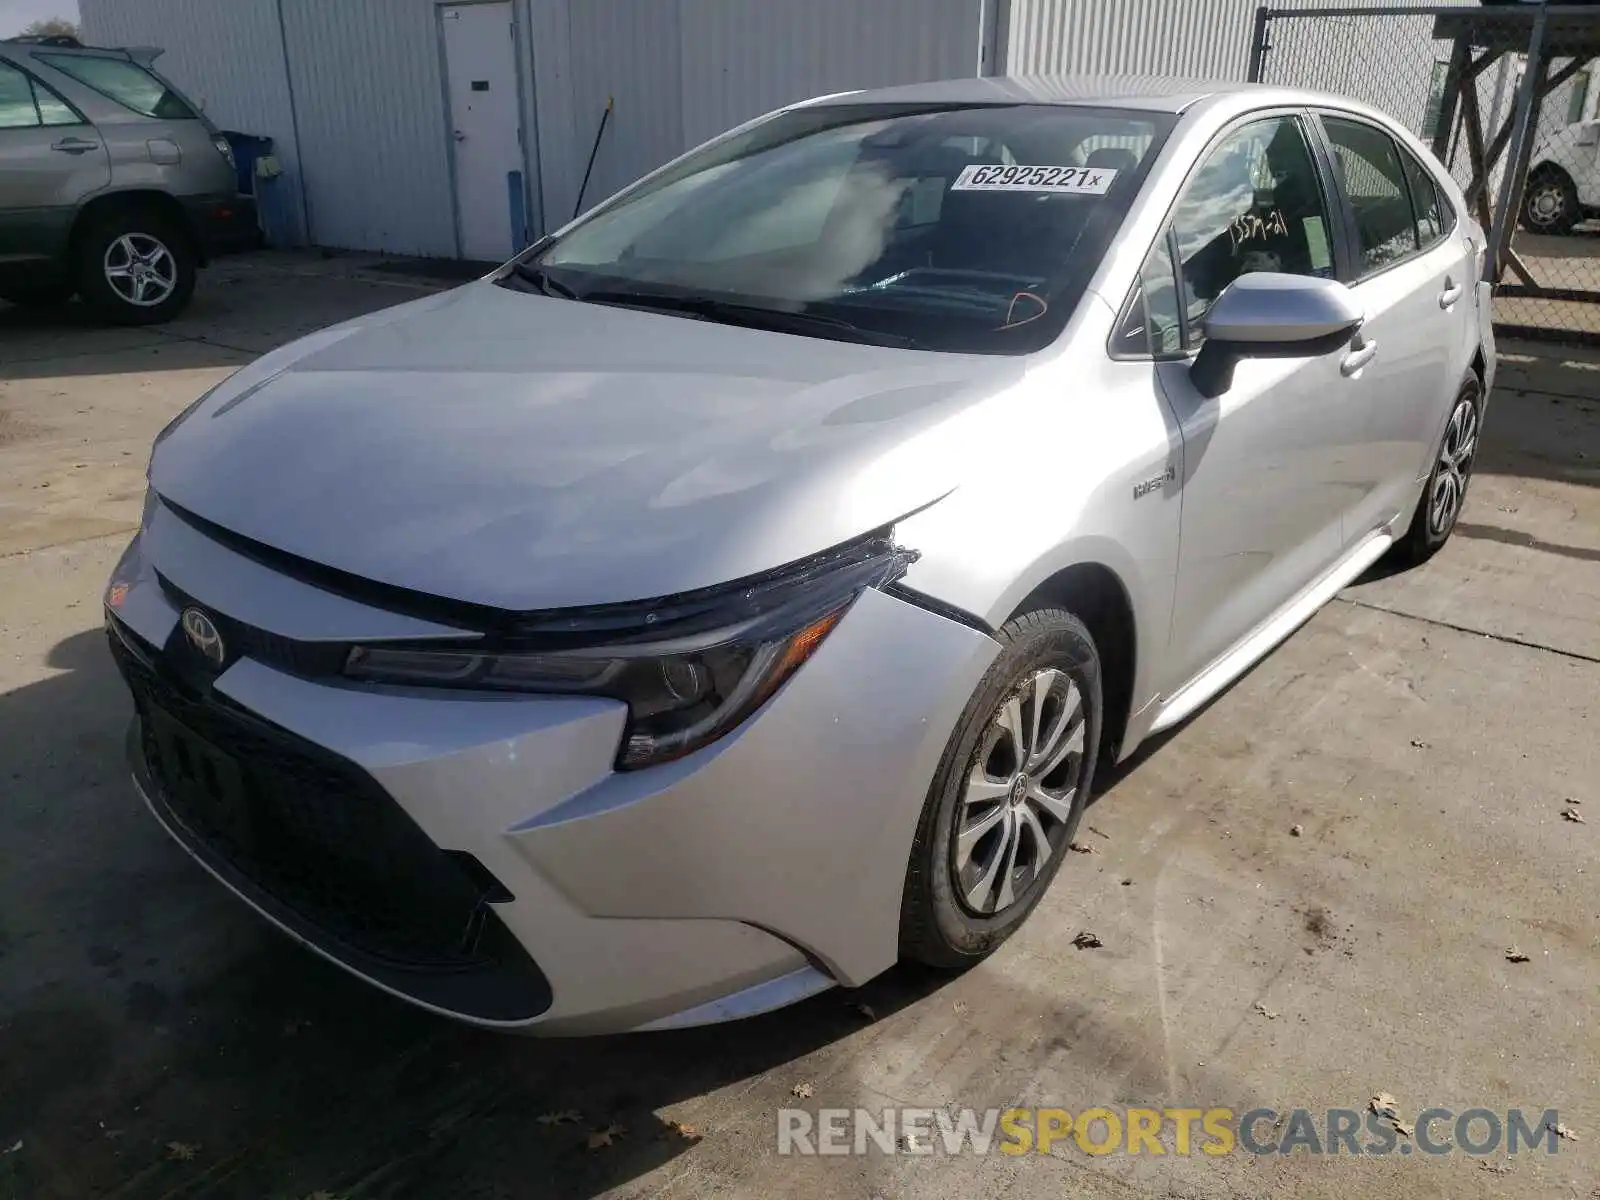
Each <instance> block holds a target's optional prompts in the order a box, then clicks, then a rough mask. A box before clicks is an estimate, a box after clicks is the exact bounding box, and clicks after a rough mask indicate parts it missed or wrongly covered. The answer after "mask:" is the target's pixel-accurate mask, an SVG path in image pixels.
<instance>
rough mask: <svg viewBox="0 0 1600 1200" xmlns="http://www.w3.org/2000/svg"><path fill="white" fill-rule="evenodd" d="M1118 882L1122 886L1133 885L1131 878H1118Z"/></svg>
mask: <svg viewBox="0 0 1600 1200" xmlns="http://www.w3.org/2000/svg"><path fill="white" fill-rule="evenodd" d="M1118 882H1120V883H1121V884H1122V886H1123V887H1132V886H1133V880H1131V879H1122V880H1119V881H1118Z"/></svg>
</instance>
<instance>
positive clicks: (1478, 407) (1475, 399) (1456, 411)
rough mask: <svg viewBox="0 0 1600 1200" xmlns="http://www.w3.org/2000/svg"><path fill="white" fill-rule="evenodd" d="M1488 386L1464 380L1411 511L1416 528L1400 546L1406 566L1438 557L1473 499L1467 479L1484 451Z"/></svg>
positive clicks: (1400, 552)
mask: <svg viewBox="0 0 1600 1200" xmlns="http://www.w3.org/2000/svg"><path fill="white" fill-rule="evenodd" d="M1482 409H1483V388H1482V386H1481V385H1480V384H1479V383H1478V381H1477V380H1476V379H1471V380H1468V381H1467V382H1466V383H1465V384H1463V385H1462V387H1461V391H1460V392H1459V393H1458V394H1457V396H1456V403H1455V407H1454V408H1452V409H1451V410H1450V420H1449V421H1448V422H1447V423H1446V424H1445V427H1444V437H1443V438H1441V439H1440V442H1439V449H1438V451H1437V452H1436V453H1435V454H1434V457H1433V469H1432V471H1430V472H1429V473H1428V482H1427V484H1426V485H1425V486H1424V487H1423V489H1422V496H1421V498H1420V499H1419V500H1418V501H1417V508H1416V511H1415V512H1414V513H1413V514H1412V515H1411V525H1410V528H1408V529H1407V530H1406V534H1405V537H1403V538H1402V539H1401V540H1400V541H1399V542H1398V543H1397V544H1396V545H1395V554H1396V557H1397V558H1398V559H1399V560H1400V561H1401V562H1402V563H1404V564H1406V565H1416V564H1418V563H1423V562H1426V561H1427V560H1428V559H1430V558H1432V557H1433V556H1434V554H1436V553H1437V552H1438V550H1439V547H1441V546H1443V545H1444V544H1445V542H1447V541H1449V540H1450V534H1451V533H1453V532H1454V531H1455V527H1456V522H1457V521H1458V520H1460V519H1461V509H1462V506H1463V505H1464V504H1465V503H1466V499H1467V484H1468V483H1469V482H1470V481H1471V479H1472V466H1473V463H1474V462H1475V461H1476V460H1477V456H1478V427H1479V416H1480V414H1481V412H1482Z"/></svg>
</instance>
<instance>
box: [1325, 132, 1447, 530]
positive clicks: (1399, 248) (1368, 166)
mask: <svg viewBox="0 0 1600 1200" xmlns="http://www.w3.org/2000/svg"><path fill="white" fill-rule="evenodd" d="M1319 116H1320V118H1321V124H1322V128H1323V130H1324V132H1325V134H1326V137H1327V144H1328V147H1329V149H1330V150H1331V152H1332V159H1333V166H1334V177H1335V179H1336V180H1337V181H1338V185H1339V189H1340V191H1341V193H1342V196H1343V201H1344V204H1345V206H1346V207H1345V211H1346V215H1347V221H1346V224H1347V227H1348V228H1349V230H1350V239H1351V246H1350V258H1351V261H1352V264H1353V266H1352V271H1351V278H1350V280H1349V283H1350V285H1351V288H1352V289H1353V290H1354V292H1355V294H1356V297H1357V299H1358V300H1359V301H1360V302H1361V306H1362V308H1363V310H1364V311H1365V312H1366V316H1367V319H1366V323H1365V324H1364V325H1363V326H1362V330H1361V332H1362V336H1363V337H1364V338H1365V339H1366V340H1367V341H1368V342H1369V343H1372V344H1375V346H1376V350H1375V352H1374V354H1373V357H1372V359H1371V361H1370V362H1369V363H1368V364H1367V365H1366V366H1365V367H1363V368H1362V370H1361V371H1360V373H1359V376H1358V378H1357V380H1356V382H1358V383H1359V386H1358V387H1356V388H1354V389H1352V390H1351V392H1350V394H1349V396H1348V402H1349V403H1351V404H1353V405H1357V406H1359V408H1360V411H1361V425H1362V433H1361V441H1362V453H1361V455H1360V456H1359V457H1358V458H1357V459H1355V460H1354V465H1355V466H1356V467H1357V471H1356V472H1355V474H1354V475H1353V476H1352V480H1351V482H1352V484H1353V486H1354V487H1355V488H1356V489H1357V492H1356V495H1355V496H1354V498H1353V499H1354V503H1353V504H1352V505H1351V507H1350V510H1349V519H1348V521H1347V523H1346V526H1345V530H1344V540H1345V544H1346V545H1347V546H1348V545H1353V544H1354V543H1356V542H1358V541H1360V540H1361V539H1363V538H1365V537H1366V536H1367V535H1368V534H1370V533H1372V531H1373V530H1375V529H1378V528H1380V527H1382V526H1383V525H1385V524H1387V523H1388V522H1389V521H1391V520H1393V519H1395V518H1397V517H1399V518H1408V517H1409V516H1410V511H1409V510H1410V508H1411V506H1412V505H1413V504H1414V503H1415V501H1416V495H1417V492H1416V489H1417V483H1418V481H1419V480H1420V479H1421V478H1422V477H1423V476H1425V475H1426V474H1427V472H1428V469H1429V466H1430V459H1431V456H1432V450H1433V446H1434V443H1435V442H1436V441H1437V440H1438V437H1439V433H1440V431H1441V429H1442V427H1443V422H1444V420H1445V419H1446V417H1447V416H1448V414H1449V410H1450V405H1451V401H1452V400H1453V399H1454V398H1455V394H1456V389H1457V388H1458V387H1459V385H1460V382H1461V379H1462V377H1463V376H1464V375H1465V373H1466V371H1467V364H1468V362H1469V361H1470V356H1471V347H1470V344H1469V342H1470V338H1468V337H1467V336H1466V331H1468V330H1469V329H1475V328H1476V319H1477V318H1476V303H1477V301H1476V295H1475V285H1476V282H1477V281H1476V280H1475V279H1474V278H1473V277H1472V275H1473V266H1474V258H1473V249H1472V248H1471V247H1469V246H1468V245H1467V242H1466V237H1465V231H1464V230H1463V229H1462V228H1461V226H1460V224H1459V222H1457V221H1456V220H1455V215H1456V214H1455V212H1454V210H1453V209H1451V208H1450V206H1449V203H1448V201H1445V200H1443V199H1442V198H1441V196H1440V194H1439V189H1438V188H1437V187H1435V186H1434V183H1433V180H1432V177H1431V175H1430V173H1429V171H1428V170H1427V168H1425V167H1424V166H1423V165H1422V163H1421V162H1419V161H1418V160H1417V158H1416V156H1415V155H1414V154H1412V153H1411V151H1410V150H1408V149H1406V148H1404V147H1403V146H1401V145H1400V144H1399V142H1398V141H1396V139H1394V138H1393V137H1391V136H1390V135H1389V133H1388V132H1387V131H1386V130H1384V129H1383V128H1382V127H1380V126H1379V125H1377V124H1375V123H1372V122H1369V121H1366V120H1363V119H1361V118H1359V117H1355V116H1351V115H1349V114H1345V113H1334V112H1323V113H1321V114H1319ZM1447 221H1448V225H1447ZM1402 532H1403V530H1402Z"/></svg>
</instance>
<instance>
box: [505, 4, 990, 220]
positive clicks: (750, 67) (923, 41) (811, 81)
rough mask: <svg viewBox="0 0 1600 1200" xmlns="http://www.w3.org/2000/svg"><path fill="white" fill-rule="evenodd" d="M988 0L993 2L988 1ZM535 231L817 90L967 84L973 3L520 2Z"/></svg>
mask: <svg viewBox="0 0 1600 1200" xmlns="http://www.w3.org/2000/svg"><path fill="white" fill-rule="evenodd" d="M990 2H991V3H992V2H993V0H990ZM527 3H528V6H529V7H528V25H529V29H530V35H529V43H530V51H531V54H532V61H533V80H534V93H535V96H536V111H537V123H538V140H539V160H540V176H541V178H542V180H543V187H544V193H543V194H544V201H545V207H546V217H547V222H548V223H549V224H550V225H552V226H555V225H559V224H561V223H562V222H564V221H565V220H566V219H567V218H569V217H570V216H571V215H572V213H573V207H574V204H575V202H576V200H577V191H578V186H579V183H580V181H581V180H582V178H583V170H584V164H585V163H586V162H587V160H588V156H589V151H590V148H591V147H592V145H593V143H594V136H595V131H596V130H597V129H598V128H599V125H600V118H601V115H602V114H603V113H604V112H605V107H606V100H607V98H608V97H613V98H614V99H615V108H614V111H613V112H612V115H611V120H610V121H609V122H608V124H607V127H606V133H605V137H604V139H603V140H602V142H601V144H600V149H599V152H598V154H597V156H596V158H595V165H594V175H593V178H592V179H591V180H590V182H589V187H588V190H587V192H586V193H585V194H584V207H586V208H587V207H590V206H592V205H593V204H594V203H595V202H597V201H599V200H602V199H604V198H605V197H606V196H608V195H610V194H611V193H612V192H614V191H616V190H617V189H618V188H620V187H622V186H624V185H625V184H627V183H629V182H631V181H632V180H634V179H636V178H637V177H638V176H639V175H641V174H643V173H644V172H646V171H648V170H651V169H652V168H654V167H657V166H660V165H661V164H662V163H663V162H666V161H667V160H668V159H670V158H672V157H674V156H675V155H677V154H680V153H682V152H683V151H684V150H687V149H688V148H689V147H691V146H694V145H697V144H699V143H700V142H702V141H704V140H705V139H706V138H708V137H712V136H714V135H715V134H717V133H720V132H722V131H723V130H725V129H727V128H729V127H730V126H733V125H736V124H738V123H739V122H741V121H745V120H748V119H749V118H751V117H754V116H759V115H760V114H761V113H763V112H767V111H769V110H771V109H773V108H777V107H779V106H780V105H783V104H788V103H791V102H793V101H795V100H801V99H805V98H807V97H809V96H815V95H819V94H822V93H826V92H837V91H846V90H850V89H853V88H864V87H883V86H887V85H890V84H896V83H915V82H919V81H922V80H927V79H939V78H947V77H949V76H953V75H971V74H974V73H975V71H976V68H977V62H978V50H979V46H978V39H979V28H980V23H981V22H980V16H981V13H982V12H983V11H984V0H871V3H869V4H863V3H861V0H807V2H806V3H797V2H795V0H527Z"/></svg>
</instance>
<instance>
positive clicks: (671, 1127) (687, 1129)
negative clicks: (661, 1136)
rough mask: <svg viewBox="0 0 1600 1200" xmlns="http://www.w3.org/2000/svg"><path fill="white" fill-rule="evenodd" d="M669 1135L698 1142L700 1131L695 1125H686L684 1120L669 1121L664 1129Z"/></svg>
mask: <svg viewBox="0 0 1600 1200" xmlns="http://www.w3.org/2000/svg"><path fill="white" fill-rule="evenodd" d="M664 1132H665V1135H666V1136H667V1137H680V1138H682V1139H683V1140H684V1141H686V1142H698V1141H699V1140H700V1131H699V1130H697V1129H696V1128H695V1127H694V1126H693V1125H685V1124H684V1123H683V1122H682V1121H668V1122H667V1128H666V1130H665V1131H664Z"/></svg>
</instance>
